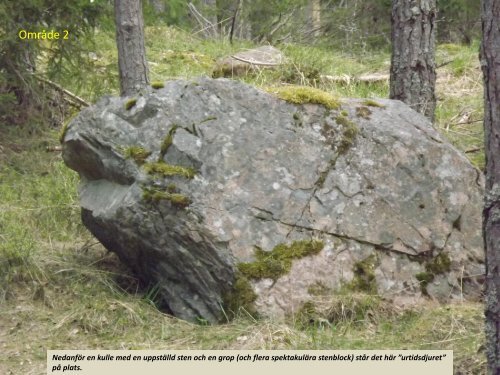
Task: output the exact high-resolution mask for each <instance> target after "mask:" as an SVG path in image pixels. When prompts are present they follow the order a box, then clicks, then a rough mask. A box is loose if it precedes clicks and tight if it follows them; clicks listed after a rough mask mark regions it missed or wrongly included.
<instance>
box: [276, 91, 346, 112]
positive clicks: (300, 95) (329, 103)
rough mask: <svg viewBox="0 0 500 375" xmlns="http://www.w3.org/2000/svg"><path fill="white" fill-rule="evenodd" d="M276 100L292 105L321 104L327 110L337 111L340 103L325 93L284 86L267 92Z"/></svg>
mask: <svg viewBox="0 0 500 375" xmlns="http://www.w3.org/2000/svg"><path fill="white" fill-rule="evenodd" d="M267 91H268V92H269V93H271V94H275V95H277V96H278V98H280V99H283V100H285V101H287V102H289V103H294V104H307V103H311V104H321V105H324V106H325V107H326V108H328V109H339V108H340V101H339V100H338V99H337V98H336V97H335V96H333V95H332V94H329V93H327V92H325V91H322V90H319V89H316V88H314V87H307V86H285V87H276V88H269V89H268V90H267Z"/></svg>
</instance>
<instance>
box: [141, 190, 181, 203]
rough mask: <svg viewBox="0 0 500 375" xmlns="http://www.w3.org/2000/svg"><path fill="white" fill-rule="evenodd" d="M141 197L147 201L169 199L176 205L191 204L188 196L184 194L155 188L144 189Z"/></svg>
mask: <svg viewBox="0 0 500 375" xmlns="http://www.w3.org/2000/svg"><path fill="white" fill-rule="evenodd" d="M142 197H143V199H144V200H145V201H147V202H159V201H169V202H170V203H172V205H173V206H176V207H187V206H189V205H190V204H191V200H190V199H189V197H187V196H185V195H184V194H179V193H171V192H168V191H160V190H155V189H144V192H143V195H142Z"/></svg>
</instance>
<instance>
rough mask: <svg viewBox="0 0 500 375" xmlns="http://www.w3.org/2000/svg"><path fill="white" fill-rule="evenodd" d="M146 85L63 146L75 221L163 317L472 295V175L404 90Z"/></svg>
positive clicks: (477, 225) (478, 195) (477, 233)
mask: <svg viewBox="0 0 500 375" xmlns="http://www.w3.org/2000/svg"><path fill="white" fill-rule="evenodd" d="M155 87H156V90H151V91H149V92H147V93H143V94H142V95H141V96H138V97H136V98H114V97H107V98H104V99H102V100H100V101H99V102H98V103H97V104H96V105H94V106H92V107H90V108H87V109H85V110H84V111H82V112H81V114H80V115H79V116H78V117H77V118H76V119H75V120H74V121H73V122H72V123H71V124H70V125H69V127H68V128H67V129H66V131H65V134H64V135H63V145H64V147H63V157H64V160H65V162H66V164H67V165H68V166H69V167H70V168H72V169H74V170H76V171H77V172H78V173H79V174H80V176H81V186H80V202H81V207H82V218H83V222H84V224H85V225H86V227H87V228H88V229H89V230H90V231H91V232H92V233H93V234H94V235H95V237H97V239H99V241H101V242H102V244H103V245H104V246H105V247H106V248H108V249H109V250H111V251H114V252H116V253H117V254H118V256H119V257H120V259H121V260H122V261H123V262H125V263H126V264H128V265H129V266H130V267H131V268H132V269H133V270H134V271H135V272H136V273H137V275H139V277H140V278H142V279H143V280H144V281H145V282H148V283H150V284H151V285H154V286H156V287H157V290H158V297H159V303H160V305H162V306H163V307H164V308H166V309H167V310H168V311H170V312H171V313H173V314H174V315H176V316H178V317H180V318H183V319H187V320H193V321H194V320H196V319H200V318H202V319H206V320H208V321H210V322H217V321H220V320H221V319H223V318H224V317H225V316H226V315H229V313H230V312H234V311H236V310H237V309H238V307H244V308H246V309H247V310H248V311H250V312H254V313H258V314H261V315H267V316H273V317H281V316H284V315H286V314H289V313H293V312H294V311H297V310H298V309H300V308H301V306H303V304H304V303H305V302H307V301H308V300H310V299H311V298H312V295H314V294H316V293H318V291H322V292H324V291H329V292H331V293H335V292H336V291H342V293H345V292H346V291H347V292H357V291H361V292H366V293H370V294H378V295H380V296H383V297H385V298H390V299H391V300H394V301H395V302H396V303H413V302H417V301H418V300H419V299H421V298H433V299H437V300H440V301H448V300H451V299H457V298H460V299H461V298H478V297H479V296H480V293H481V286H480V283H481V280H480V278H481V277H482V276H481V275H482V274H483V273H484V266H483V251H482V237H481V206H482V192H483V190H482V189H483V178H482V175H481V173H480V172H479V171H478V170H476V169H475V168H474V167H473V166H472V165H471V164H470V163H469V162H468V161H467V159H466V158H465V157H464V156H463V155H462V154H460V153H459V152H457V151H456V150H455V149H454V148H453V147H452V146H451V145H450V144H448V143H447V142H446V141H445V140H444V139H443V138H442V137H441V136H440V135H439V134H438V133H437V132H436V131H435V130H434V129H433V128H432V126H431V124H430V123H429V122H428V121H427V120H426V119H425V118H424V117H423V116H421V115H420V114H418V113H416V112H414V111H413V110H411V109H410V108H409V107H408V106H406V105H405V104H403V103H402V102H399V101H391V100H376V101H373V100H352V99H346V100H342V101H341V102H340V103H337V102H336V101H335V100H333V99H331V98H329V97H328V96H327V95H326V94H323V93H321V92H318V91H316V90H312V89H311V90H310V89H304V88H293V87H292V88H289V89H288V90H290V92H288V93H287V94H286V95H281V93H282V92H281V91H280V95H281V96H283V97H287V98H289V100H291V101H293V102H295V103H290V102H286V101H284V100H281V99H279V98H278V97H277V96H275V95H272V94H268V93H266V92H262V91H260V90H258V89H256V88H253V87H250V86H248V85H245V84H242V83H239V82H236V81H231V80H226V79H217V80H213V79H208V78H200V79H197V80H193V81H170V82H167V83H166V84H165V86H164V87H163V88H161V87H159V86H158V85H156V86H155ZM294 90H296V91H294ZM325 98H326V99H325ZM300 102H303V104H300ZM314 102H321V103H324V104H325V105H322V104H314Z"/></svg>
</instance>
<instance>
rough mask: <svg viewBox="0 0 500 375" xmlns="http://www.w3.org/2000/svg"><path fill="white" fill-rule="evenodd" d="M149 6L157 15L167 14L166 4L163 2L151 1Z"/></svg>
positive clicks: (158, 0)
mask: <svg viewBox="0 0 500 375" xmlns="http://www.w3.org/2000/svg"><path fill="white" fill-rule="evenodd" d="M149 4H150V5H151V6H152V7H153V9H154V10H155V12H156V13H164V12H165V8H166V7H165V3H164V2H163V1H162V0H149Z"/></svg>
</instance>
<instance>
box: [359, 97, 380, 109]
mask: <svg viewBox="0 0 500 375" xmlns="http://www.w3.org/2000/svg"><path fill="white" fill-rule="evenodd" d="M363 104H364V105H367V106H369V107H379V108H385V105H383V104H380V103H378V102H376V101H375V100H373V99H366V100H365V101H363Z"/></svg>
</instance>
